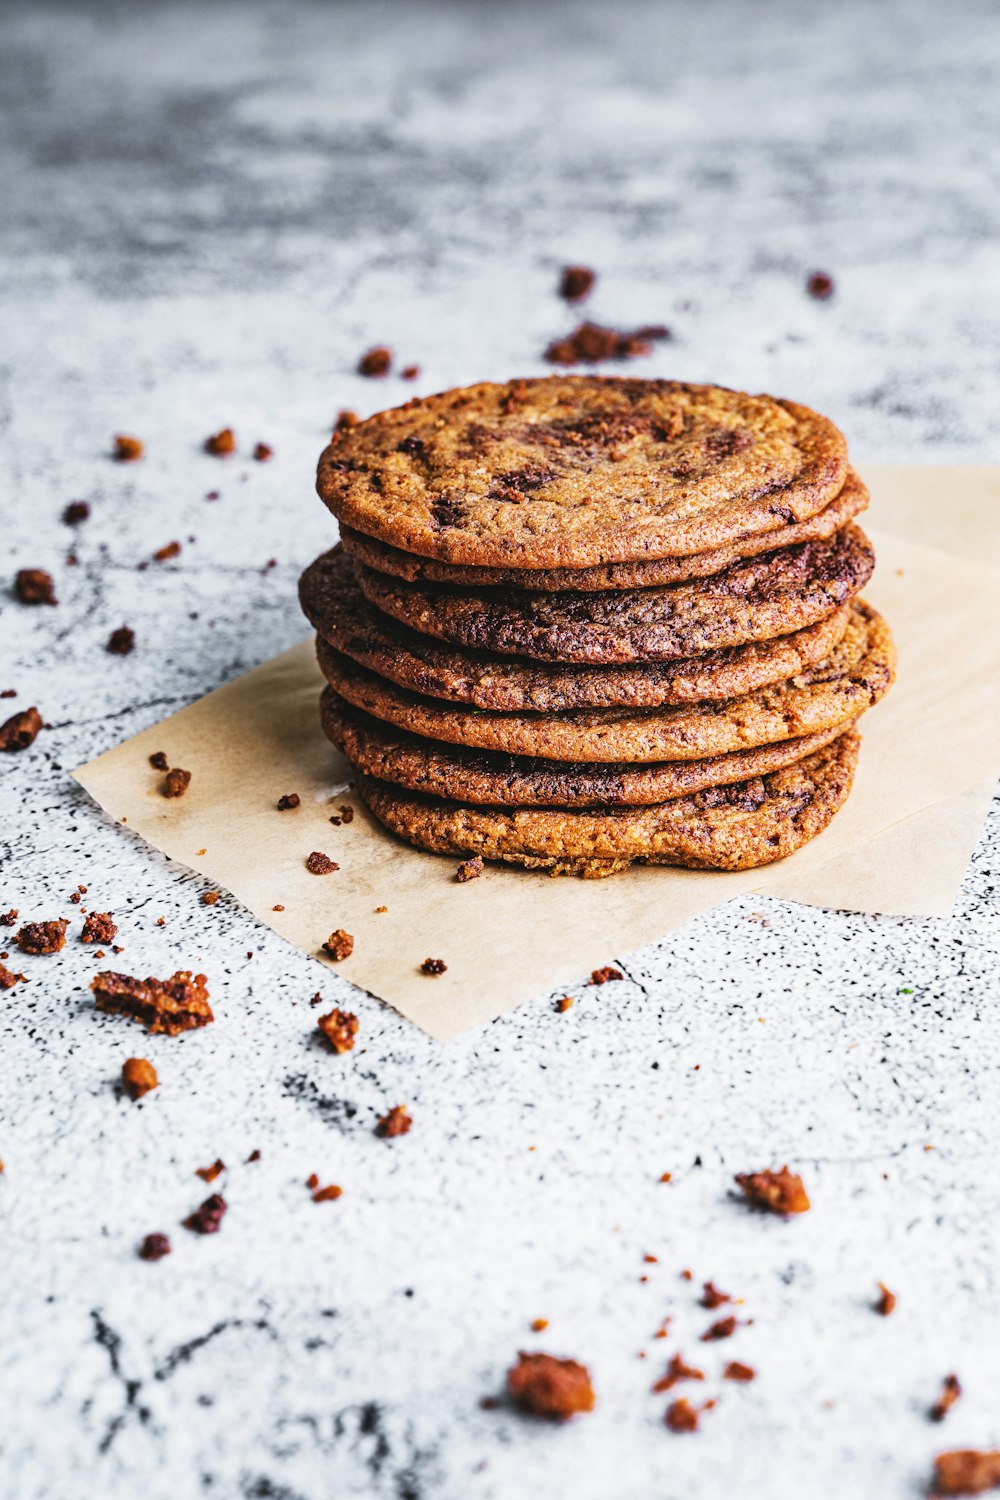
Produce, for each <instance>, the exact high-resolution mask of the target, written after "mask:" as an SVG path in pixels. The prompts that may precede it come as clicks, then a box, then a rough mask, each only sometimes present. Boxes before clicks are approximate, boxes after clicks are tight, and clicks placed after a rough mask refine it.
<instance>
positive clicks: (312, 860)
mask: <svg viewBox="0 0 1000 1500" xmlns="http://www.w3.org/2000/svg"><path fill="white" fill-rule="evenodd" d="M306 869H307V870H308V871H309V873H310V875H331V874H332V873H333V871H334V870H339V869H340V866H339V865H338V864H335V863H334V861H333V860H332V859H331V858H330V856H329V855H328V854H321V853H320V851H319V850H318V849H314V850H313V852H312V853H311V854H310V856H309V858H308V859H307V860H306Z"/></svg>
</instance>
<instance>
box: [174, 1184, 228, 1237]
mask: <svg viewBox="0 0 1000 1500" xmlns="http://www.w3.org/2000/svg"><path fill="white" fill-rule="evenodd" d="M228 1207H229V1205H228V1203H227V1202H226V1200H225V1198H223V1196H222V1194H221V1193H213V1194H212V1196H211V1197H210V1198H206V1199H205V1201H204V1203H201V1204H199V1206H198V1207H197V1208H196V1209H195V1211H194V1213H190V1214H188V1216H187V1218H186V1219H185V1220H184V1221H183V1223H184V1228H185V1229H190V1230H191V1231H192V1232H193V1233H194V1234H218V1232H219V1230H220V1229H221V1228H222V1220H223V1218H224V1217H225V1213H226V1209H227V1208H228Z"/></svg>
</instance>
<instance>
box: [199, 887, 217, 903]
mask: <svg viewBox="0 0 1000 1500" xmlns="http://www.w3.org/2000/svg"><path fill="white" fill-rule="evenodd" d="M218 899H219V893H218V891H202V893H201V904H202V906H214V905H215V903H216V902H217V901H218Z"/></svg>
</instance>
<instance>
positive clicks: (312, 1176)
mask: <svg viewBox="0 0 1000 1500" xmlns="http://www.w3.org/2000/svg"><path fill="white" fill-rule="evenodd" d="M306 1187H307V1188H308V1189H309V1191H310V1192H312V1190H313V1188H318V1187H319V1178H318V1177H317V1176H316V1173H315V1172H310V1173H309V1176H308V1177H307V1178H306Z"/></svg>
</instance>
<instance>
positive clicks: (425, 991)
mask: <svg viewBox="0 0 1000 1500" xmlns="http://www.w3.org/2000/svg"><path fill="white" fill-rule="evenodd" d="M863 475H864V478H865V479H866V481H867V482H868V484H869V485H870V487H871V489H872V495H873V503H872V508H871V511H870V512H869V514H868V516H867V517H866V518H865V521H864V524H865V527H866V530H868V532H869V534H870V535H871V536H872V539H873V541H874V542H875V546H876V549H877V553H878V568H877V570H876V574H875V578H874V580H873V582H872V584H871V585H870V586H869V588H868V589H866V591H865V596H866V597H867V598H869V599H870V600H871V601H872V603H874V604H875V605H876V606H877V607H878V608H879V609H881V610H882V611H883V612H884V613H885V614H886V615H887V617H888V619H889V621H890V623H891V625H892V628H893V631H894V633H895V636H896V642H897V647H898V650H899V677H898V681H897V683H896V686H895V688H894V689H893V691H892V692H891V693H890V695H889V697H888V698H887V699H886V700H885V701H884V703H882V704H881V705H879V707H878V708H877V709H875V710H874V711H873V712H872V713H871V714H869V715H866V716H865V719H864V721H863V724H862V736H863V742H862V749H861V760H860V766H859V770H858V776H857V780H856V782H855V788H854V791H853V793H852V795H851V797H850V799H849V801H848V803H847V805H846V807H845V808H844V809H843V811H842V812H840V813H839V814H838V816H837V817H836V818H835V819H834V821H833V823H832V825H831V826H830V828H829V829H827V831H826V832H825V833H824V834H822V835H821V836H820V837H819V838H818V839H816V840H814V841H813V842H812V843H811V844H809V845H807V846H806V848H804V849H802V850H800V851H799V853H798V854H796V855H794V856H793V857H792V858H791V859H789V860H786V861H784V862H783V863H781V864H778V865H774V866H770V867H768V868H767V869H764V870H755V871H750V872H747V873H740V874H717V873H703V872H696V871H683V870H667V869H643V868H637V869H633V870H630V871H628V872H627V873H625V874H623V875H619V876H615V877H613V878H611V879H609V880H600V881H581V880H576V879H566V878H561V879H553V878H551V877H548V876H546V875H543V874H538V873H534V874H533V873H529V872H525V871H520V870H514V869H508V868H506V867H501V866H489V865H488V866H487V867H486V871H485V872H484V874H483V876H482V877H481V878H480V879H478V880H475V881H472V882H470V883H468V884H466V885H458V884H456V883H455V881H454V879H453V874H454V869H455V866H456V863H457V860H456V859H454V858H443V857H438V856H432V855H427V854H421V853H418V852H416V851H415V850H412V849H410V848H409V847H408V846H406V845H403V844H400V843H398V842H397V841H396V840H395V839H393V838H392V837H391V836H390V835H389V834H387V833H385V832H384V831H383V830H382V829H381V828H380V827H379V826H378V825H377V824H375V823H374V821H373V820H372V819H371V818H370V817H369V816H368V814H367V812H366V811H365V810H364V808H363V807H362V805H361V804H360V802H358V800H357V799H356V798H355V797H353V796H352V795H351V794H350V793H349V791H347V790H346V783H347V781H348V779H349V776H350V768H349V767H348V766H347V764H346V762H345V761H344V760H343V759H342V757H341V756H340V755H339V754H337V752H335V751H334V750H333V748H332V747H331V746H330V745H329V743H328V742H327V741H326V739H325V738H324V736H323V734H322V732H321V730H320V728H319V723H318V713H317V698H318V694H319V689H320V685H321V677H320V674H319V670H318V668H317V667H316V665H315V660H314V656H313V647H312V642H311V641H307V642H303V643H302V644H301V645H300V646H297V647H295V648H294V649H293V650H291V651H288V652H286V653H284V654H283V655H282V656H278V657H275V658H274V659H273V660H271V661H268V662H265V663H264V664H263V665H262V666H260V667H258V668H257V669H256V670H255V671H253V672H250V673H248V674H247V675H246V676H245V677H242V678H240V679H239V680H237V681H236V682H232V683H229V684H227V685H226V686H225V687H222V688H220V689H218V690H217V691H216V692H213V693H210V694H209V695H208V696H207V697H205V698H203V699H201V700H200V701H199V702H197V703H194V704H192V705H191V706H190V707H189V708H186V709H183V710H182V711H181V712H180V713H177V714H174V715H172V716H171V717H170V718H169V719H165V720H164V721H163V722H162V723H160V724H158V725H156V726H154V727H153V728H151V729H147V730H145V731H144V732H143V733H142V734H139V735H136V736H135V737H134V738H133V739H131V740H128V741H126V742H125V743H124V744H121V745H118V746H116V747H115V748H114V749H112V750H109V751H108V752H107V753H106V754H104V755H102V756H100V757H99V758H98V759H97V760H94V761H92V762H90V764H89V765H86V766H82V767H81V768H80V769H79V770H77V771H76V772H75V773H74V775H75V776H76V779H77V780H78V781H79V782H80V783H81V785H82V786H84V787H85V788H86V789H87V791H88V792H89V793H90V794H91V796H92V797H93V798H94V799H95V800H96V801H97V802H99V803H100V805H101V806H102V807H103V808H104V809H105V810H106V811H107V812H108V813H109V814H110V816H112V817H113V818H116V819H119V820H127V823H128V826H129V827H130V828H132V829H133V830H135V831H137V832H139V833H141V834H142V835H143V836H144V837H145V838H146V839H147V840H148V841H149V842H150V843H151V844H153V845H155V846H156V847H157V848H158V849H161V850H163V851H164V852H165V853H166V854H167V855H169V856H170V857H171V858H172V859H176V860H178V861H180V862H181V863H183V864H185V865H188V866H190V867H191V868H192V869H195V870H198V871H200V872H201V873H202V874H203V875H204V876H205V877H206V880H210V881H213V882H215V883H216V884H218V885H220V886H222V887H224V888H225V889H226V890H228V891H230V892H232V894H233V895H235V896H236V897H237V898H238V899H239V900H240V901H242V902H243V904H244V905H245V906H247V907H249V909H250V910H251V911H252V912H253V913H254V915H255V916H257V917H258V918H259V919H260V920H261V921H262V922H265V923H266V924H267V925H268V926H269V927H272V928H273V929H274V930H275V931H276V932H279V933H280V934H281V935H282V936H283V937H285V938H287V939H288V940H289V942H291V943H294V944H295V945H296V946H297V947H299V948H301V949H302V950H303V951H305V952H307V953H311V954H315V955H317V957H320V956H321V955H320V954H319V948H320V945H321V943H322V942H323V940H324V938H326V937H327V936H328V934H329V933H330V932H331V930H332V929H334V928H337V927H342V928H344V929H346V930H347V931H348V932H350V933H352V934H353V935H354V939H355V944H354V952H353V954H352V956H351V957H350V958H349V959H347V960H346V961H344V962H342V963H341V964H339V965H338V966H337V967H338V969H339V970H340V971H341V972H342V973H343V974H344V975H345V976H346V977H348V978H350V979H352V980H353V981H354V982H355V983H357V984H359V985H361V986H362V987H363V988H365V989H367V990H370V991H371V992H373V993H374V994H376V995H378V996H380V997H381V998H382V999H384V1000H386V1001H388V1002H389V1003H390V1004H391V1005H393V1006H394V1007H395V1008H396V1009H397V1010H399V1011H400V1012H401V1013H402V1014H403V1015H405V1016H408V1017H409V1018H410V1019H411V1020H413V1021H414V1022H416V1024H417V1025H418V1026H421V1027H422V1028H423V1029H424V1030H425V1031H427V1032H429V1033H430V1034H431V1035H432V1036H434V1037H436V1038H438V1039H440V1040H446V1039H447V1038H449V1037H451V1036H454V1035H456V1034H458V1033H459V1032H461V1031H464V1030H466V1029H467V1028H469V1027H471V1026H475V1025H478V1024H480V1023H482V1022H484V1021H487V1020H490V1019H492V1018H493V1017H495V1016H498V1015H501V1014H503V1013H504V1012H506V1011H509V1010H512V1009H513V1008H514V1007H515V1006H516V1005H518V1004H519V1003H520V1002H521V1001H523V1000H525V999H527V998H529V997H530V996H532V995H537V994H541V993H545V992H546V991H548V990H550V989H552V988H554V987H556V986H561V985H565V984H569V983H572V982H574V981H576V980H578V979H580V978H581V977H582V976H584V975H586V974H589V972H590V970H591V969H593V968H595V967H597V966H598V965H600V964H604V963H607V962H609V961H610V960H611V959H612V958H613V957H614V956H615V955H616V954H619V955H622V954H625V953H627V952H629V951H630V950H631V949H634V948H637V947H640V946H641V945H642V944H644V943H647V942H650V941H652V940H653V939H655V938H657V937H661V936H662V935H663V934H664V933H666V932H668V931H669V930H670V929H672V928H674V927H677V926H680V925H681V924H682V923H684V922H686V921H689V920H690V919H691V918H692V917H694V916H696V915H697V914H698V913H700V912H703V911H706V910H707V909H709V908H710V907H712V906H715V905H717V904H718V903H719V902H722V901H725V900H727V899H728V898H729V897H731V896H733V895H735V894H738V893H742V892H746V891H761V892H764V893H767V894H770V895H775V896H781V897H783V898H785V899H788V900H795V901H802V902H808V903H811V904H813V905H819V906H828V907H841V908H847V909H850V910H854V911H863V912H891V913H895V914H914V915H943V914H947V913H948V912H949V911H950V909H951V905H952V902H953V900H954V897H955V894H956V892H957V890H958V887H959V885H960V883H961V880H962V877H963V875H964V872H965V868H966V864H967V861H968V858H969V855H970V853H971V852H972V850H973V849H974V847H975V844H976V840H977V838H978V836H979V833H980V830H981V828H982V822H983V817H984V814H985V810H986V808H987V806H988V803H989V799H990V796H991V794H992V789H993V784H994V780H995V776H996V771H997V761H998V759H1000V694H998V691H997V682H998V676H1000V587H998V583H1000V580H998V577H997V574H996V572H995V571H993V569H994V568H1000V470H995V469H988V468H968V469H963V468H936V469H931V468H899V467H888V466H869V467H865V468H864V469H863ZM914 538H915V539H916V540H914ZM928 543H932V544H934V545H933V546H928V545H927V544H928ZM990 564H992V566H990ZM155 750H164V751H165V752H166V754H167V758H168V760H169V762H170V764H171V765H180V766H184V767H186V768H187V769H188V770H190V771H191V772H192V773H193V775H192V782H191V787H190V789H189V791H188V793H187V795H186V796H185V797H183V798H180V799H178V800H173V801H172V800H168V799H166V798H164V797H163V796H162V794H161V792H160V786H161V784H162V776H161V775H160V774H159V773H157V772H155V771H153V770H152V769H151V767H150V766H149V763H148V756H149V755H150V754H151V753H152V752H153V751H155ZM292 791H295V792H298V793H299V795H300V797H301V798H302V805H301V807H299V808H298V809H297V810H295V811H293V812H284V813H278V812H277V811H276V810H275V802H276V801H277V798H278V797H279V796H280V795H281V794H282V793H284V792H292ZM345 802H351V803H352V804H353V805H354V806H355V809H356V811H355V817H354V819H353V821H352V822H351V823H350V824H345V825H342V826H341V827H334V826H332V825H331V824H330V822H329V818H330V816H331V814H335V813H336V811H337V807H338V805H339V804H341V803H345ZM314 849H318V850H321V851H323V852H324V853H326V854H328V855H329V856H330V857H331V858H332V859H335V860H336V861H337V862H338V863H339V865H340V869H339V871H337V872H336V873H334V874H331V875H326V876H315V875H311V874H309V873H308V871H307V870H306V868H305V864H304V860H305V858H306V856H307V855H308V854H309V853H310V852H311V851H312V850H314ZM276 905H280V906H282V907H283V908H284V909H283V910H282V911H275V910H274V907H275V906H276ZM378 906H386V907H388V911H386V912H385V913H383V914H376V911H375V908H376V907H378ZM428 957H430V958H442V959H444V960H445V962H446V963H447V965H448V969H447V972H446V973H445V974H443V975H441V976H439V977H436V978H430V977H426V976H424V975H422V974H421V973H420V972H419V965H420V963H421V961H422V960H423V959H424V958H428ZM323 961H324V962H325V961H326V960H325V959H324V960H323Z"/></svg>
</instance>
